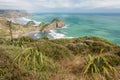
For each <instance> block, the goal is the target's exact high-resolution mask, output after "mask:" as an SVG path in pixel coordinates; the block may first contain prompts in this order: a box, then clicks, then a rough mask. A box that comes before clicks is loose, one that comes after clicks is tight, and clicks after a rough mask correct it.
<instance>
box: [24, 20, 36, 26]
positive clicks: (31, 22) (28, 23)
mask: <svg viewBox="0 0 120 80" xmlns="http://www.w3.org/2000/svg"><path fill="white" fill-rule="evenodd" d="M25 26H26V27H31V26H35V22H34V21H29V22H27V24H26V25H25Z"/></svg>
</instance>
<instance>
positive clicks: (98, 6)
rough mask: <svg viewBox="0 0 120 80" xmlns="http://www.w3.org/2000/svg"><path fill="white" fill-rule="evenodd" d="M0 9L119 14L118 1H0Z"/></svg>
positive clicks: (119, 6) (119, 3) (119, 2)
mask: <svg viewBox="0 0 120 80" xmlns="http://www.w3.org/2000/svg"><path fill="white" fill-rule="evenodd" d="M0 9H21V10H27V11H29V12H120V0H0Z"/></svg>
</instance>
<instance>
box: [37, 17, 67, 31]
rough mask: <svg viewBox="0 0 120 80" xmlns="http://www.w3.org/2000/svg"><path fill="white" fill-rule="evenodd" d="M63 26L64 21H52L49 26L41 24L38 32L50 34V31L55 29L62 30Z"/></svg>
mask: <svg viewBox="0 0 120 80" xmlns="http://www.w3.org/2000/svg"><path fill="white" fill-rule="evenodd" d="M64 26H65V23H64V21H62V20H59V19H57V18H55V19H53V20H52V22H51V23H50V24H47V23H44V22H42V23H41V24H40V25H39V27H40V31H41V32H45V33H48V32H50V30H52V29H56V28H62V27H64Z"/></svg>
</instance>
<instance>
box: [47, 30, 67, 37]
mask: <svg viewBox="0 0 120 80" xmlns="http://www.w3.org/2000/svg"><path fill="white" fill-rule="evenodd" d="M49 35H51V36H52V37H53V38H54V39H59V38H65V35H64V34H62V33H57V32H56V31H55V30H50V33H49Z"/></svg>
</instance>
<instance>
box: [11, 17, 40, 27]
mask: <svg viewBox="0 0 120 80" xmlns="http://www.w3.org/2000/svg"><path fill="white" fill-rule="evenodd" d="M11 21H12V22H14V23H18V24H21V25H25V24H27V22H29V21H33V22H34V23H35V25H34V26H38V25H39V24H40V23H41V22H38V21H36V20H32V19H28V18H26V17H21V18H14V19H11Z"/></svg>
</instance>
